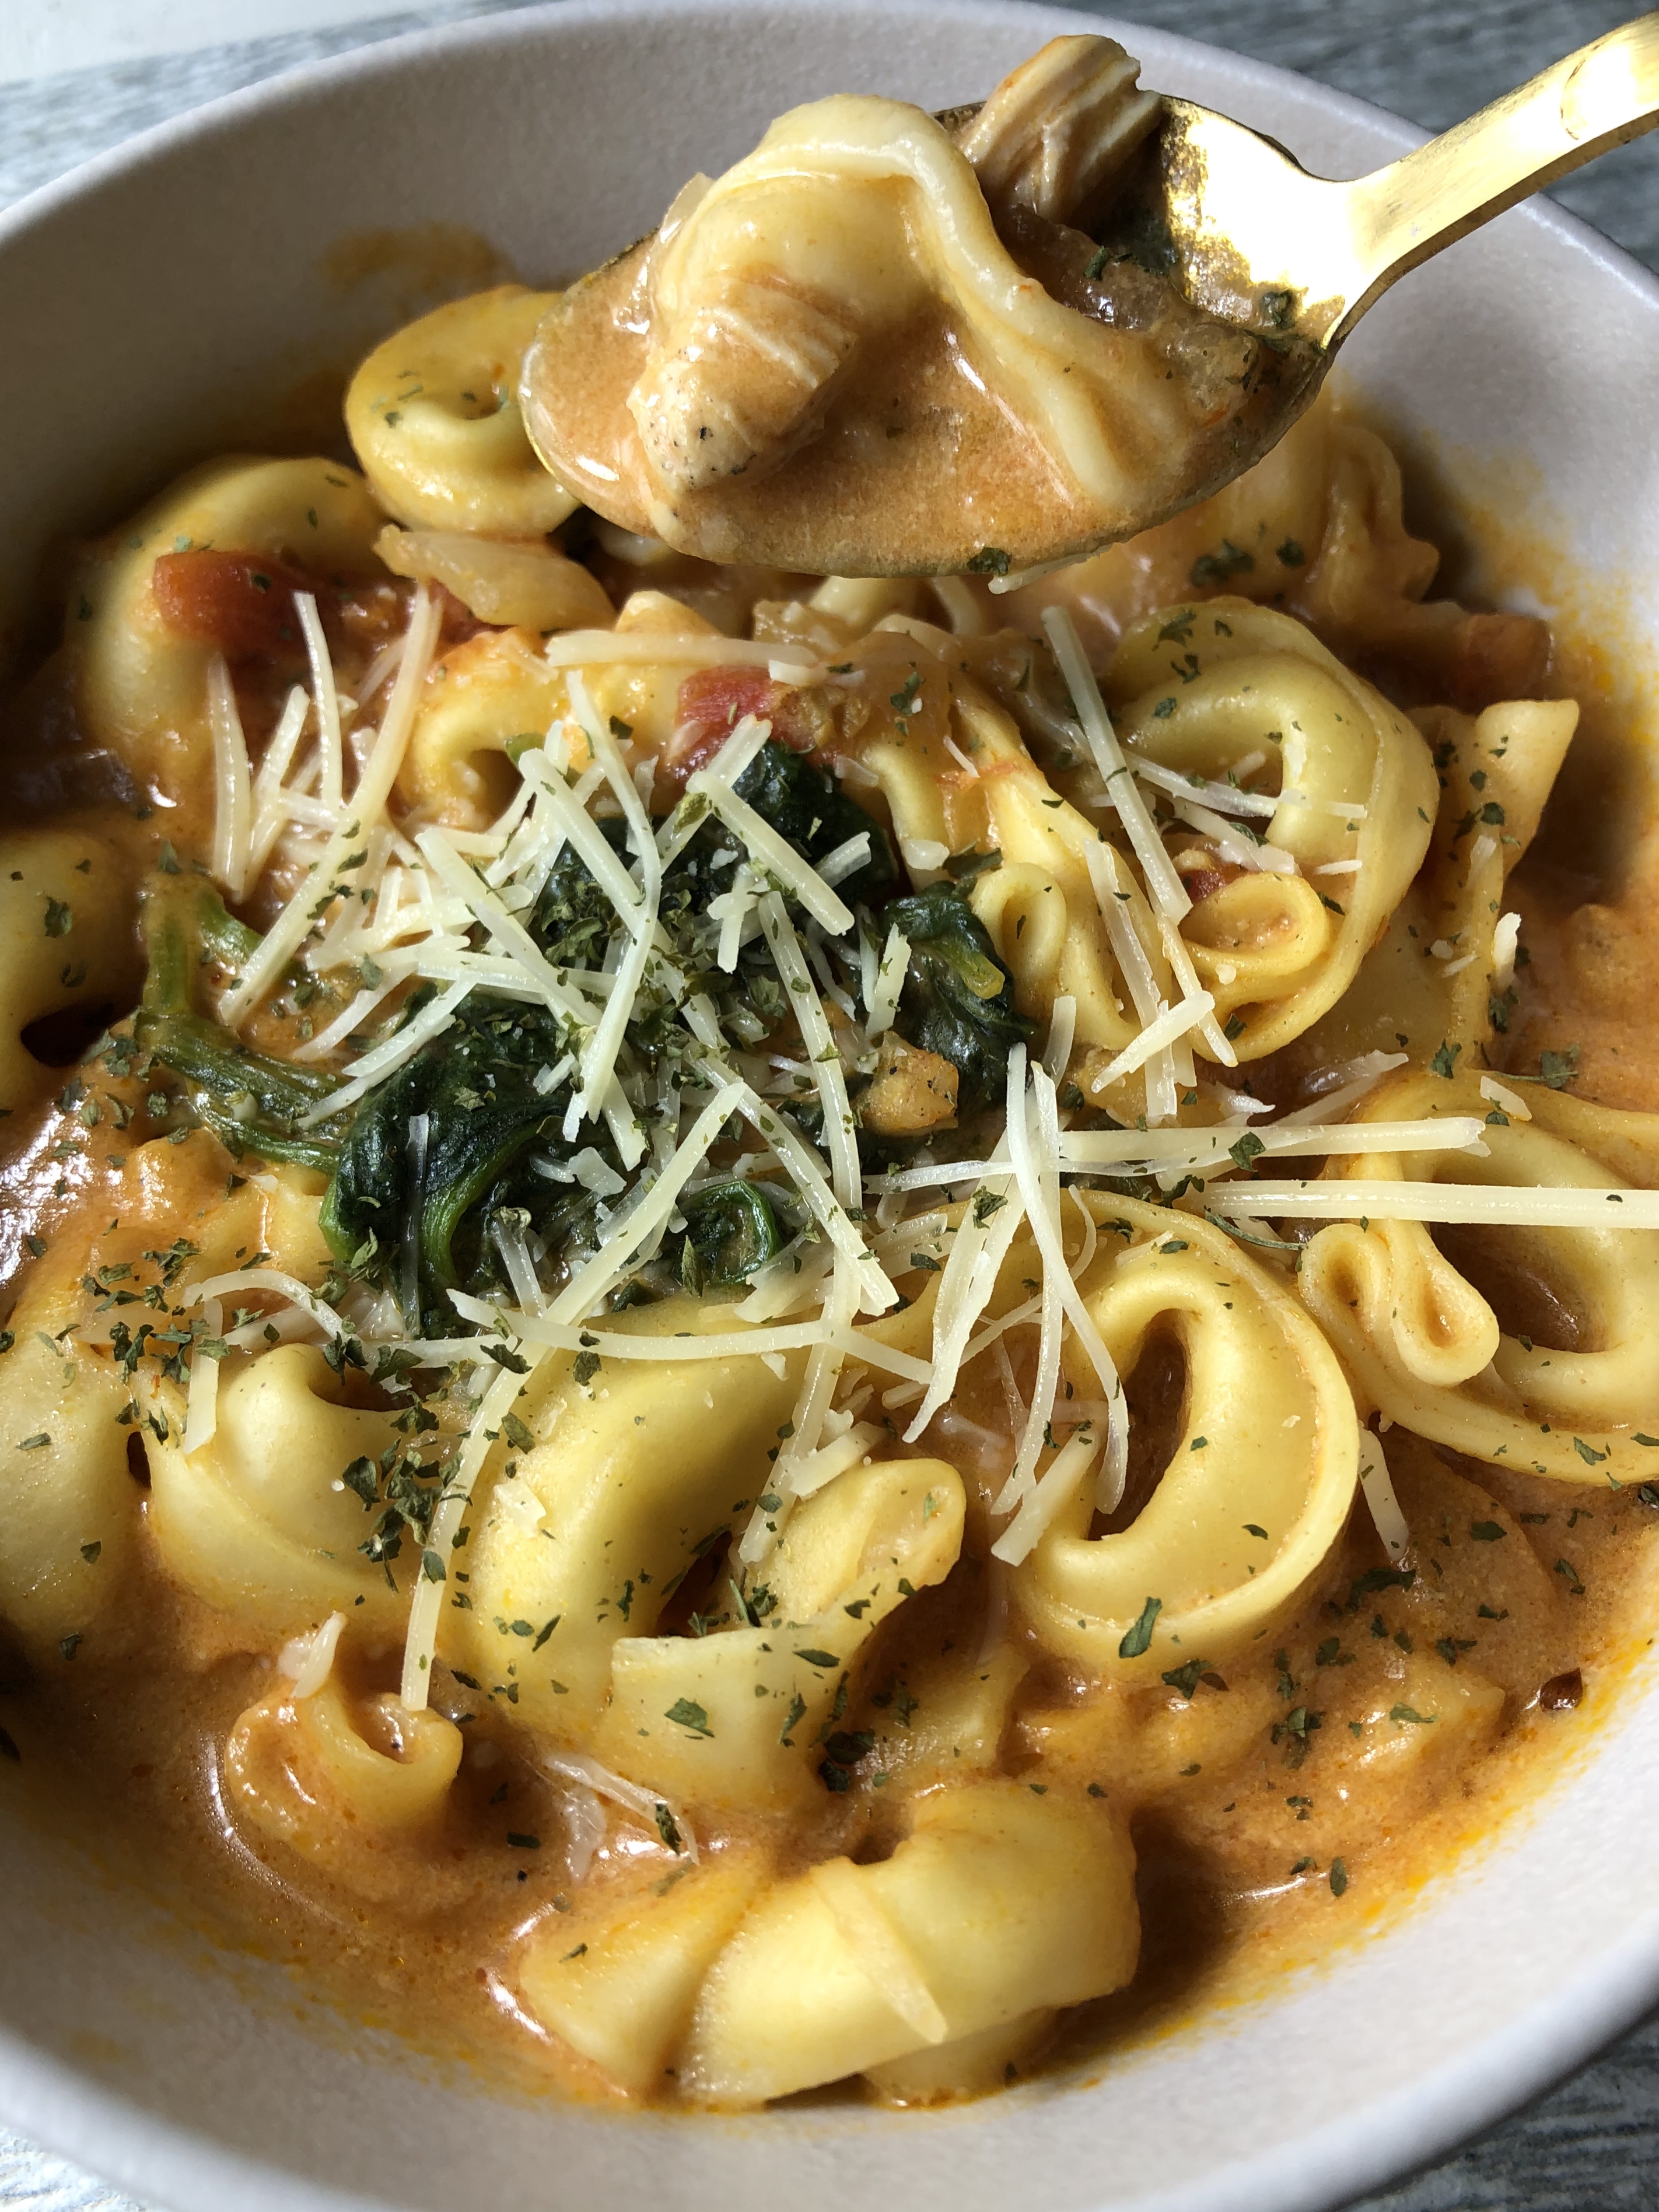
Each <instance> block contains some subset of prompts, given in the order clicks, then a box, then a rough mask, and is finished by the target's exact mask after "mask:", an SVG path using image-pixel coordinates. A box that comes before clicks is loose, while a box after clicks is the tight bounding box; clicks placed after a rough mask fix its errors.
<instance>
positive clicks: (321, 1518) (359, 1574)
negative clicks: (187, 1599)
mask: <svg viewBox="0 0 1659 2212" xmlns="http://www.w3.org/2000/svg"><path fill="white" fill-rule="evenodd" d="M178 1411H179V1409H177V1408H175V1418H174V1423H173V1425H172V1428H171V1432H170V1433H169V1435H168V1437H167V1438H166V1440H165V1441H162V1440H159V1439H155V1438H152V1440H151V1442H150V1443H149V1446H148V1447H147V1449H148V1452H149V1468H150V1502H149V1523H150V1528H151V1531H152V1534H154V1536H155V1539H156V1544H157V1546H158V1547H159V1548H160V1551H161V1555H162V1562H163V1564H164V1565H165V1566H166V1567H167V1569H168V1572H169V1573H170V1574H173V1575H174V1576H176V1577H177V1578H178V1579H179V1580H180V1582H181V1583H184V1584H185V1585H186V1588H187V1589H191V1590H193V1591H194V1592H195V1594H196V1595H197V1596H198V1597H200V1598H202V1599H204V1600H205V1601H206V1602H207V1603H208V1604H209V1605H210V1606H212V1607H215V1608H216V1609H217V1611H219V1612H221V1613H224V1614H225V1615H227V1616H228V1617H229V1620H232V1621H234V1622H235V1625H236V1626H237V1627H238V1628H240V1629H242V1630H244V1631H246V1632H247V1633H248V1634H250V1635H253V1636H259V1635H266V1636H287V1635H291V1634H293V1633H295V1632H296V1631H298V1630H300V1629H302V1628H304V1627H307V1626H309V1625H311V1624H312V1623H313V1622H314V1621H315V1620H316V1619H317V1618H318V1616H319V1615H320V1614H321V1613H330V1612H332V1611H334V1610H336V1609H339V1610H340V1611H343V1612H346V1613H356V1615H357V1618H358V1619H359V1620H363V1621H364V1622H366V1623H373V1624H375V1625H376V1626H380V1627H381V1628H393V1627H395V1626H397V1625H398V1624H399V1623H400V1622H401V1620H402V1619H403V1616H404V1613H405V1612H406V1609H407V1606H408V1599H407V1596H406V1594H405V1593H403V1592H400V1590H399V1589H396V1588H395V1587H394V1586H393V1582H392V1578H391V1576H390V1573H389V1570H387V1569H384V1568H381V1567H376V1566H373V1565H370V1564H369V1560H368V1559H366V1558H365V1556H364V1554H363V1550H362V1547H363V1542H364V1540H365V1538H366V1537H367V1536H368V1534H369V1529H370V1528H371V1526H372V1523H371V1522H370V1521H369V1516H368V1515H367V1514H366V1512H365V1511H364V1509H363V1500H362V1498H360V1497H359V1496H358V1495H357V1493H356V1492H354V1491H352V1490H350V1489H348V1488H347V1486H346V1485H345V1482H344V1481H343V1480H342V1479H341V1478H342V1475H343V1473H344V1470H345V1468H348V1467H350V1466H351V1464H352V1463H353V1462H355V1461H357V1460H358V1459H361V1458H364V1457H367V1458H369V1459H370V1460H377V1459H378V1458H379V1456H380V1455H381V1453H382V1452H383V1451H384V1450H386V1449H387V1446H388V1445H392V1444H395V1443H397V1442H398V1440H399V1438H398V1431H397V1430H396V1429H395V1428H394V1427H393V1424H392V1420H391V1419H390V1417H389V1416H388V1415H387V1414H385V1413H372V1412H368V1411H364V1410H362V1409H359V1408H358V1407H354V1406H352V1405H351V1404H349V1403H348V1402H347V1393H346V1389H345V1384H344V1383H342V1381H341V1380H340V1378H339V1376H337V1375H336V1374H335V1373H334V1372H333V1370H332V1369H331V1368H330V1367H329V1365H328V1364H327V1362H326V1360H325V1359H324V1358H323V1355H322V1353H321V1352H320V1351H318V1350H317V1348H316V1347H315V1346H312V1345H300V1344H290V1345H278V1346H273V1348H272V1349H271V1350H270V1351H269V1352H264V1353H262V1354H260V1355H259V1358H253V1359H249V1358H246V1357H237V1356H235V1355H233V1356H232V1357H231V1358H229V1359H227V1360H226V1361H225V1362H224V1363H223V1373H222V1376H221V1380H220V1383H219V1389H218V1420H217V1429H216V1431H215V1433H214V1435H213V1437H212V1438H211V1440H210V1442H209V1443H205V1444H204V1445H202V1446H201V1447H200V1448H199V1449H197V1450H195V1451H193V1452H186V1449H185V1448H184V1442H183V1437H182V1433H181V1424H180V1421H179V1419H178Z"/></svg>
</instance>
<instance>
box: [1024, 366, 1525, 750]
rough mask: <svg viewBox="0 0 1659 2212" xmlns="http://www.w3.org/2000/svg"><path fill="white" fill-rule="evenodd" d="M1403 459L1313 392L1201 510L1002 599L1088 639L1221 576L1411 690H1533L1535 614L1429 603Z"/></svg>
mask: <svg viewBox="0 0 1659 2212" xmlns="http://www.w3.org/2000/svg"><path fill="white" fill-rule="evenodd" d="M1402 510H1403V489H1402V485H1401V482H1400V464H1399V462H1398V461H1397V460H1396V459H1394V455H1393V453H1390V451H1389V450H1388V447H1387V445H1386V444H1385V443H1384V442H1383V441H1382V440H1381V438H1380V437H1378V436H1377V435H1376V433H1375V431H1374V430H1370V429H1367V428H1365V427H1364V425H1363V423H1361V422H1358V421H1357V420H1356V419H1355V417H1354V416H1352V415H1351V414H1350V413H1349V412H1348V411H1347V410H1346V409H1345V406H1344V404H1343V402H1342V401H1341V400H1340V399H1338V398H1333V395H1332V392H1331V391H1330V388H1329V387H1328V386H1327V389H1326V390H1325V391H1324V392H1321V393H1320V396H1319V397H1318V398H1316V399H1315V400H1314V404H1313V405H1312V406H1311V407H1309V408H1308V410H1307V412H1306V413H1305V414H1304V415H1303V416H1302V417H1301V419H1300V420H1299V421H1298V422H1294V423H1292V424H1291V426H1290V429H1289V430H1288V431H1287V432H1286V433H1285V435H1284V437H1283V438H1281V439H1280V441H1278V445H1276V446H1275V447H1273V449H1272V452H1271V453H1268V454H1266V456H1265V457H1264V458H1263V459H1261V460H1259V461H1258V462H1257V463H1256V465H1255V466H1254V467H1253V468H1251V469H1247V470H1246V471H1245V472H1244V474H1243V475H1242V476H1240V477H1235V478H1234V480H1233V481H1232V483H1229V484H1224V485H1223V487H1222V489H1220V490H1219V491H1218V492H1217V493H1215V494H1214V495H1212V496H1211V498H1209V499H1207V500H1205V501H1202V502H1201V503H1200V504H1199V506H1196V507H1187V508H1186V510H1185V511H1184V512H1183V513H1180V514H1177V515H1174V516H1173V517H1172V518H1171V519H1170V520H1168V522H1163V523H1160V524H1159V525H1158V526H1156V529H1152V530H1144V531H1142V532H1140V533H1139V535H1138V537H1136V538H1131V539H1130V540H1129V541H1128V542H1127V543H1125V544H1121V545H1108V546H1107V547H1106V548H1105V550H1103V551H1101V552H1099V553H1096V554H1095V555H1094V556H1092V557H1091V558H1090V559H1089V560H1087V561H1081V562H1077V563H1076V564H1075V565H1074V566H1072V567H1070V568H1064V569H1061V570H1060V571H1059V572H1058V574H1054V575H1050V576H1045V577H1043V578H1041V579H1040V580H1036V581H1034V582H1032V583H1029V584H1027V585H1025V586H1022V589H1020V590H1019V591H1017V592H1014V593H1012V594H1011V595H1010V596H1009V598H1007V599H1004V600H1003V603H1002V606H1003V616H1004V618H1005V619H1006V620H1009V621H1011V622H1013V623H1016V624H1017V625H1018V626H1019V628H1020V629H1022V630H1027V631H1029V632H1035V631H1036V629H1037V628H1038V623H1039V617H1040V613H1041V611H1042V609H1043V608H1044V607H1046V606H1048V605H1055V604H1058V605H1062V606H1064V607H1067V608H1069V609H1070V611H1071V612H1072V613H1073V614H1074V615H1075V617H1077V623H1078V626H1079V628H1080V629H1082V631H1083V634H1084V635H1085V637H1086V638H1087V639H1088V640H1089V643H1090V644H1091V646H1094V645H1095V643H1096V642H1098V644H1099V645H1100V646H1101V647H1108V646H1110V645H1111V644H1112V643H1113V642H1114V641H1116V639H1117V637H1118V636H1119V634H1120V633H1121V632H1122V631H1124V630H1125V629H1128V628H1129V627H1130V626H1131V624H1132V623H1135V622H1137V621H1138V620H1139V619H1140V618H1141V617H1143V616H1145V615H1147V614H1150V612H1151V611H1152V610H1153V609H1154V608H1156V607H1168V606H1174V605H1177V604H1179V602H1180V598H1181V595H1182V594H1183V593H1184V592H1192V591H1197V590H1205V591H1208V590H1211V589H1213V588H1214V586H1216V585H1217V584H1224V585H1225V586H1226V588H1227V589H1228V590H1229V591H1230V592H1238V593H1239V594H1241V596H1243V597H1244V598H1247V599H1254V600H1258V601H1259V600H1269V601H1271V602H1272V605H1275V606H1282V607H1284V609H1285V611H1286V612H1287V613H1290V614H1292V615H1294V616H1296V618H1297V619H1298V620H1299V621H1301V622H1304V623H1308V626H1309V627H1310V628H1311V629H1312V630H1313V631H1314V635H1316V636H1317V637H1318V638H1319V640H1320V643H1321V644H1323V645H1327V646H1328V647H1330V648H1331V650H1332V652H1333V653H1338V654H1339V655H1340V656H1341V657H1342V658H1343V659H1345V660H1348V661H1352V662H1357V663H1358V664H1359V665H1363V666H1366V667H1369V668H1375V669H1380V670H1381V671H1386V675H1385V677H1384V678H1382V680H1384V682H1385V684H1386V688H1388V690H1389V691H1390V692H1391V694H1393V693H1394V690H1395V684H1396V682H1401V683H1402V688H1404V689H1405V691H1406V696H1407V697H1409V698H1413V699H1418V698H1426V699H1430V700H1435V701H1438V702H1444V701H1450V702H1452V703H1453V704H1455V705H1456V706H1460V707H1471V708H1479V707H1484V706H1485V705H1487V704H1488V703H1489V702H1491V700H1493V699H1503V698H1516V697H1522V696H1528V695H1529V694H1531V693H1532V692H1533V691H1534V689H1535V687H1536V686H1537V685H1538V684H1540V682H1541V680H1542V679H1543V678H1544V676H1545V674H1546V669H1547V665H1548V659H1549V650H1550V639H1549V632H1548V629H1546V626H1545V624H1544V623H1542V622H1540V621H1539V620H1537V619H1536V618H1535V617H1532V616H1529V615H1519V614H1470V613H1468V612H1467V611H1466V610H1465V609H1464V608H1462V607H1461V606H1460V605H1458V604H1457V603H1456V601H1455V600H1452V599H1435V600H1430V599H1425V598H1424V593H1425V592H1427V590H1428V588H1429V586H1430V583H1431V582H1432V581H1433V580H1434V574H1435V570H1436V567H1437V566H1438V565H1439V559H1440V556H1439V554H1438V552H1437V550H1436V548H1435V547H1434V546H1433V545H1431V544H1429V543H1427V541H1426V540H1424V539H1423V538H1413V537H1412V535H1411V533H1410V532H1408V531H1407V529H1406V525H1405V520H1404V514H1403V511H1402Z"/></svg>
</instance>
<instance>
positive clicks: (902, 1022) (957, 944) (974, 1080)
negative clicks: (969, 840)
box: [881, 881, 1034, 1114]
mask: <svg viewBox="0 0 1659 2212" xmlns="http://www.w3.org/2000/svg"><path fill="white" fill-rule="evenodd" d="M881 919H882V921H884V922H888V923H891V924H893V925H894V926H895V927H897V928H898V929H899V930H900V933H901V934H902V935H904V936H905V937H906V938H907V939H909V941H910V964H909V966H908V967H907V968H906V970H905V981H904V988H903V990H902V991H901V992H900V997H899V1018H898V1021H897V1022H896V1024H894V1026H895V1028H896V1029H897V1030H898V1031H899V1033H900V1036H903V1037H904V1038H905V1039H906V1042H909V1043H911V1044H913V1045H918V1046H919V1047H920V1048H922V1050H923V1051H924V1052H936V1053H937V1054H938V1055H939V1057H940V1058H941V1059H942V1060H948V1061H949V1062H950V1064H951V1066H953V1067H954V1068H955V1070H956V1073H957V1076H958V1079H959V1085H960V1087H959V1090H958V1093H957V1097H958V1103H959V1110H960V1111H961V1112H962V1113H964V1114H967V1113H973V1112H976V1111H978V1110H979V1109H981V1108H983V1107H985V1106H987V1105H989V1104H991V1103H992V1102H993V1101H995V1100H996V1099H997V1098H999V1097H1001V1096H1002V1095H1003V1091H1005V1090H1006V1088H1007V1085H1008V1055H1009V1052H1010V1051H1011V1050H1012V1048H1014V1046H1016V1044H1028V1043H1029V1042H1031V1039H1032V1036H1033V1035H1034V1029H1033V1025H1032V1024H1031V1023H1029V1022H1028V1021H1027V1020H1026V1019H1025V1018H1024V1017H1023V1016H1022V1015H1021V1014H1019V1013H1016V1011H1015V1007H1014V981H1013V978H1012V977H1011V976H1010V975H1009V972H1008V970H1007V969H1006V968H1004V967H1003V963H1002V962H1001V961H1000V960H999V959H998V958H997V955H996V953H995V952H994V951H992V949H991V939H990V936H989V934H988V933H987V932H986V929H985V924H984V923H983V922H982V921H980V920H979V916H978V915H976V914H975V913H974V911H973V908H972V907H971V906H970V905H969V904H968V902H967V899H966V898H965V897H964V896H962V894H961V890H959V889H958V888H957V886H956V884H954V883H951V882H948V881H941V882H939V883H936V884H930V885H929V886H928V888H927V890H924V891H918V892H917V894H916V895H915V896H914V897H912V898H904V899H894V901H893V902H892V903H891V905H889V906H887V908H884V910H883V912H882V916H881Z"/></svg>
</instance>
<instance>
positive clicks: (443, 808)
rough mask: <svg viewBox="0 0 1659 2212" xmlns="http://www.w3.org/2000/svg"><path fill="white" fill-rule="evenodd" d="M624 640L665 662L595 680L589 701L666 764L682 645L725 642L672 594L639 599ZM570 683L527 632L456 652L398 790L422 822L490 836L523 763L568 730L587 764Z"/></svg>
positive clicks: (429, 698) (492, 637) (436, 687)
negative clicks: (558, 731)
mask: <svg viewBox="0 0 1659 2212" xmlns="http://www.w3.org/2000/svg"><path fill="white" fill-rule="evenodd" d="M614 629H615V631H616V633H617V635H619V636H623V637H631V636H646V637H651V638H659V637H660V638H661V639H662V641H663V652H662V659H660V660H657V659H652V660H650V661H644V662H640V663H637V664H636V665H629V664H627V663H626V662H618V663H614V664H613V665H610V666H608V667H604V668H599V669H592V670H589V671H588V673H587V679H586V680H587V684H588V691H589V698H590V699H591V701H592V702H593V708H594V711H595V714H598V715H600V716H601V719H602V720H604V721H606V722H607V723H613V722H619V723H621V724H622V725H624V726H625V728H626V729H627V731H628V732H629V733H630V734H631V736H632V738H634V740H635V742H636V744H637V748H638V750H639V751H640V752H641V753H642V754H644V755H647V756H650V755H654V754H660V753H661V752H662V750H663V748H664V747H665V746H666V745H667V744H668V741H669V739H670V738H671V737H672V735H673V733H674V728H675V726H676V723H677V721H678V719H679V717H678V713H677V699H678V694H679V688H680V679H681V678H683V677H684V676H685V675H686V673H687V671H688V669H689V668H690V667H691V666H692V665H694V663H692V662H686V663H682V664H679V665H676V664H675V662H674V659H673V657H672V656H673V641H674V640H675V639H676V638H680V637H691V638H698V639H701V638H705V637H712V636H714V635H717V633H716V631H715V629H714V628H713V625H712V624H711V623H707V622H705V621H704V619H703V617H701V616H700V615H698V614H694V613H693V612H692V610H691V609H690V608H689V607H685V606H682V605H680V602H679V601H678V600H677V599H669V598H668V596H667V594H666V593H664V592H652V591H644V592H634V593H633V594H632V595H631V598H630V599H629V600H628V602H627V605H625V607H624V608H623V610H622V611H621V613H620V614H619V616H618V617H617V618H616V621H615V623H614ZM556 724H558V725H562V727H563V734H564V740H565V743H566V744H568V745H569V746H570V751H571V756H572V759H573V763H574V764H575V765H576V766H578V767H580V766H583V765H585V764H586V759H587V750H586V744H585V740H583V739H582V737H581V735H580V732H579V730H578V728H577V726H576V724H575V723H574V722H573V721H571V720H570V688H569V678H568V675H567V674H566V672H565V671H564V670H562V669H559V668H555V667H551V666H549V665H548V663H547V662H546V660H545V659H543V658H542V656H541V654H540V651H539V650H538V641H536V640H535V639H534V638H532V637H531V636H529V635H528V634H527V633H526V632H524V631H523V630H521V629H506V630H491V631H485V632H483V633H481V634H480V635H479V636H477V637H473V638H468V639H467V640H465V641H463V642H462V643H461V644H460V645H456V646H454V647H451V648H450V650H449V651H448V653H446V654H445V655H444V656H443V658H442V659H441V660H440V661H439V662H438V663H437V665H436V667H435V668H434V669H433V671H432V672H431V676H430V678H429V680H428V682H427V685H426V689H425V691H424V696H423V698H422V702H421V706H420V709H419V712H418V714H417V715H416V718H415V726H414V728H413V730H412V732H411V735H410V739H409V750H408V752H407V754H406V757H405V760H404V764H403V769H402V772H401V774H400V776H399V779H398V787H399V791H400V794H401V795H402V797H403V799H405V801H406V804H407V805H409V806H410V807H411V808H412V809H413V810H416V811H418V812H419V813H420V814H421V815H423V816H424V817H428V818H430V819H431V820H435V821H439V822H443V823H448V824H449V825H451V826H452V827H454V828H456V829H484V828H485V827H486V826H487V825H488V823H491V821H493V820H494V819H495V817H497V814H499V812H500V811H501V810H502V808H503V806H504V805H506V804H507V802H508V800H509V799H510V798H511V796H512V793H513V792H514V790H515V788H516V786H517V781H518V779H517V776H516V775H515V772H514V769H513V765H512V763H513V761H514V759H515V757H516V756H517V754H519V753H520V752H521V751H523V750H525V749H526V748H527V747H528V746H530V745H533V744H537V745H539V744H541V743H542V741H543V739H544V738H546V735H547V733H548V732H549V731H550V730H551V729H552V728H553V726H555V725H556Z"/></svg>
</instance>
